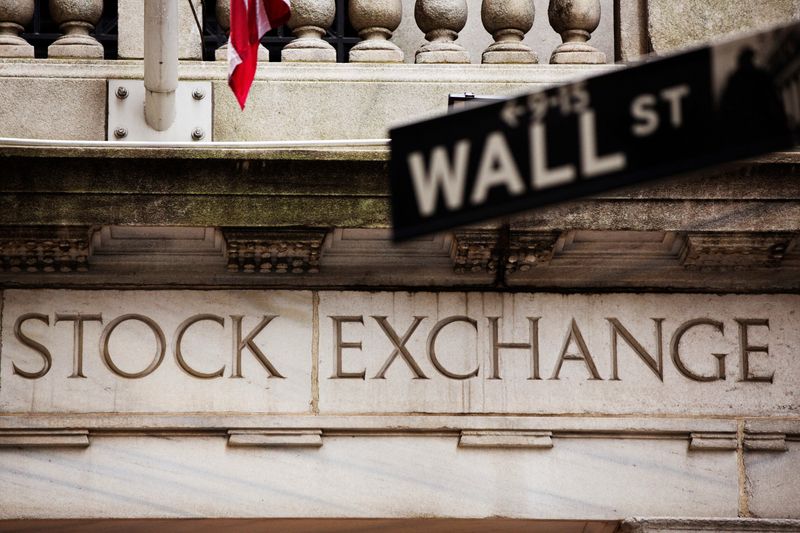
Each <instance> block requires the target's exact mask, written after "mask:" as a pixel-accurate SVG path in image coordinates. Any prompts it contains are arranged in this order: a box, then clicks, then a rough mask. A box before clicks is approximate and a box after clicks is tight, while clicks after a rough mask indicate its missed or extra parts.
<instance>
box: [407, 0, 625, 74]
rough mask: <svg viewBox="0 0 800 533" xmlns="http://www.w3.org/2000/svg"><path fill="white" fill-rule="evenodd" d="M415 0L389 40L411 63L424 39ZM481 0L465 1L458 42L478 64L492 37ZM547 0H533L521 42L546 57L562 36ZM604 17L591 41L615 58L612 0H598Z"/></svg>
mask: <svg viewBox="0 0 800 533" xmlns="http://www.w3.org/2000/svg"><path fill="white" fill-rule="evenodd" d="M414 2H415V0H403V21H402V22H401V24H400V27H399V28H398V29H397V31H396V32H395V34H394V37H393V38H392V41H394V42H395V43H397V45H398V46H400V48H401V49H402V50H403V51H405V53H406V62H409V63H413V62H414V51H415V50H417V49H418V48H419V47H420V46H421V45H422V44H424V42H425V34H424V33H423V32H422V30H420V29H419V27H417V23H416V21H415V20H414ZM481 2H482V0H467V6H468V8H469V12H470V13H471V14H472V15H471V16H469V17H468V18H467V24H466V26H464V29H463V30H462V31H460V32H459V34H458V41H457V42H458V44H460V45H461V46H463V47H464V48H465V49H466V50H467V52H469V55H470V58H471V60H472V62H473V63H480V62H481V59H482V53H483V51H484V50H486V48H487V47H488V46H489V45H490V44H492V41H493V39H492V36H491V35H490V34H488V33H487V32H486V29H485V28H484V27H483V23H482V21H481V17H478V16H476V14H477V13H478V12H480V10H481ZM548 3H549V0H534V5H535V8H536V13H537V16H536V19H535V20H534V23H533V28H532V29H531V31H529V32H528V33H527V34H526V35H525V39H524V40H523V44H525V45H527V46H529V47H530V48H531V49H532V50H533V51H534V53H536V55H537V56H538V57H540V58H549V57H550V54H551V53H552V52H553V50H554V49H555V48H556V47H557V46H558V45H559V44H561V37H560V36H559V35H558V34H557V33H556V32H555V31H553V28H552V27H550V23H549V22H548V20H547V16H546V13H547V7H548ZM601 6H602V10H603V16H602V17H601V18H600V26H599V27H598V28H597V30H596V31H595V32H594V33H593V34H592V40H591V43H592V45H593V46H595V47H596V48H597V49H599V50H600V51H602V52H604V53H605V54H606V56H607V57H609V58H611V57H614V2H613V0H601Z"/></svg>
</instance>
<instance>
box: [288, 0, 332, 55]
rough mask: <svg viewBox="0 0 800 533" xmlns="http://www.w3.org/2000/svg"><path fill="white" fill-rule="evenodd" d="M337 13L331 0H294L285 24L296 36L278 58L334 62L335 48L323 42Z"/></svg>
mask: <svg viewBox="0 0 800 533" xmlns="http://www.w3.org/2000/svg"><path fill="white" fill-rule="evenodd" d="M335 16H336V4H334V2H333V0H296V1H295V2H292V16H291V18H290V19H289V22H288V23H287V24H288V26H289V28H290V29H291V30H292V33H293V34H294V35H295V37H297V38H296V39H295V40H294V41H292V42H290V43H289V44H287V45H286V46H285V47H284V49H283V50H282V51H281V61H287V62H302V63H335V62H336V50H334V48H333V46H331V45H330V44H329V43H328V42H326V41H323V40H322V37H323V36H324V35H325V32H326V31H327V29H328V28H329V27H330V26H331V24H333V20H334V17H335Z"/></svg>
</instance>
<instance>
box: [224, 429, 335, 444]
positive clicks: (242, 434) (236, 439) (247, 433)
mask: <svg viewBox="0 0 800 533" xmlns="http://www.w3.org/2000/svg"><path fill="white" fill-rule="evenodd" d="M228 446H232V447H260V448H319V447H321V446H322V430H320V429H307V430H306V429H296V430H291V429H274V430H272V429H231V430H228Z"/></svg>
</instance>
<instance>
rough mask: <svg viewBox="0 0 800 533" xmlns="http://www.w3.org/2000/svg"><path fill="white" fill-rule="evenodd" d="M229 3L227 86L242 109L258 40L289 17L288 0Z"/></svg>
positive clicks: (253, 67)
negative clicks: (229, 30)
mask: <svg viewBox="0 0 800 533" xmlns="http://www.w3.org/2000/svg"><path fill="white" fill-rule="evenodd" d="M221 1H226V0H221ZM230 3H231V34H230V37H229V40H228V85H229V86H230V88H231V90H232V91H233V94H234V95H235V96H236V100H238V101H239V106H240V107H241V108H242V109H244V104H245V102H247V94H248V93H249V92H250V86H251V85H252V84H253V78H255V76H256V66H257V65H258V46H259V41H260V40H261V37H262V36H263V35H264V34H265V33H267V32H268V31H269V30H271V29H272V28H277V27H279V26H281V25H283V24H284V23H286V21H288V20H289V16H290V15H291V8H290V4H289V0H230Z"/></svg>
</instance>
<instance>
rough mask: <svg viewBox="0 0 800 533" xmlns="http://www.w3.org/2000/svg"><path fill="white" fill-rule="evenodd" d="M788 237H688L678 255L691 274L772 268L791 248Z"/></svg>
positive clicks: (713, 235)
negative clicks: (694, 272) (698, 271)
mask: <svg viewBox="0 0 800 533" xmlns="http://www.w3.org/2000/svg"><path fill="white" fill-rule="evenodd" d="M794 239H795V235H793V234H791V233H763V234H762V233H739V232H736V233H724V232H709V233H690V234H688V235H686V241H685V242H684V245H683V247H682V248H681V251H680V253H679V259H680V262H681V264H682V265H683V266H684V267H685V268H687V269H692V270H715V271H725V270H745V269H750V268H775V267H778V266H780V264H781V262H782V261H783V258H784V256H785V255H786V254H787V252H789V250H790V249H791V248H792V243H793V242H794Z"/></svg>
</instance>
